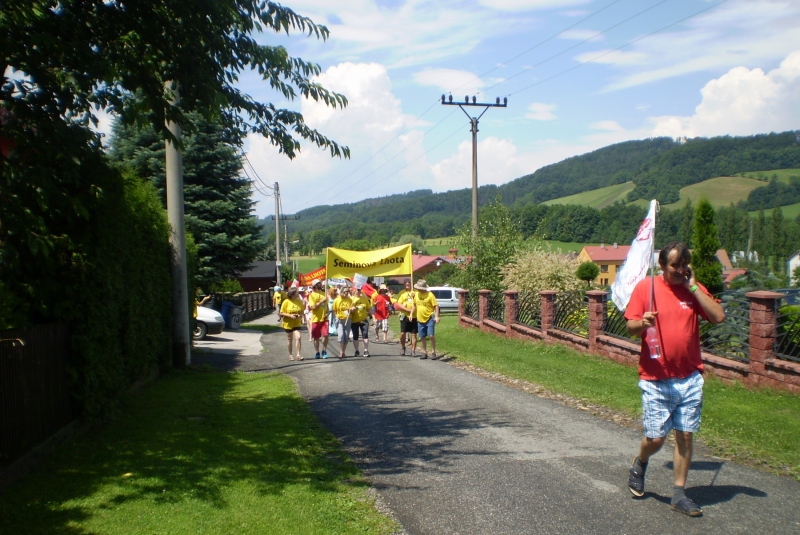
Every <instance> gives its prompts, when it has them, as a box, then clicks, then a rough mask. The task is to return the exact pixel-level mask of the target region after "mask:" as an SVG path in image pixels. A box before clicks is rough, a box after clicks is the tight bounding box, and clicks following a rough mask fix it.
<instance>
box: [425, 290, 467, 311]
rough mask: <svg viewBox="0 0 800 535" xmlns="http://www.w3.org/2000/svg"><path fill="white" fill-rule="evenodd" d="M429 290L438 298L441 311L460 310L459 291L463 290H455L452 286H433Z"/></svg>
mask: <svg viewBox="0 0 800 535" xmlns="http://www.w3.org/2000/svg"><path fill="white" fill-rule="evenodd" d="M428 290H429V291H430V292H432V293H433V296H434V297H436V301H437V302H438V303H439V309H440V310H442V311H445V310H451V311H453V310H458V291H459V290H461V288H454V287H452V286H431V287H430V288H428Z"/></svg>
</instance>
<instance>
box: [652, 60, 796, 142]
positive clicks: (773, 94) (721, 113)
mask: <svg viewBox="0 0 800 535" xmlns="http://www.w3.org/2000/svg"><path fill="white" fill-rule="evenodd" d="M798 82H800V51H795V52H792V53H791V54H789V56H788V57H787V58H786V59H785V60H784V61H783V62H782V63H781V64H780V67H778V68H776V69H773V70H772V71H770V72H769V73H764V71H763V70H761V69H758V68H756V69H752V70H750V69H747V68H746V67H736V68H733V69H731V70H730V71H728V72H727V73H726V74H724V75H723V76H720V77H719V78H717V79H714V80H711V81H710V82H708V83H707V84H706V85H705V87H703V89H702V90H701V92H700V93H701V95H702V101H701V102H700V104H699V105H698V106H697V108H695V113H694V115H691V116H688V117H682V116H662V117H653V118H651V119H650V121H651V122H652V123H653V124H654V126H653V129H652V135H654V136H671V137H678V136H686V137H696V136H718V135H728V134H729V135H753V134H759V133H764V132H771V131H772V132H780V131H786V130H793V129H796V128H798V125H800V84H799V83H798Z"/></svg>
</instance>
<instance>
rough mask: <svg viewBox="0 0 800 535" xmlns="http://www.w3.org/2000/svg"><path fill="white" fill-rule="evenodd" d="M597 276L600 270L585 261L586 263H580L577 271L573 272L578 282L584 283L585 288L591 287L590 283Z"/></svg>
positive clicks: (593, 264) (590, 262)
mask: <svg viewBox="0 0 800 535" xmlns="http://www.w3.org/2000/svg"><path fill="white" fill-rule="evenodd" d="M599 274H600V268H599V267H597V264H595V263H594V262H592V261H591V260H587V261H586V262H584V263H582V264H581V265H580V266H578V270H577V271H576V272H575V275H576V276H577V277H578V278H579V279H580V280H582V281H586V286H587V287H589V286H591V285H592V281H593V280H594V279H596V278H597V276H598V275H599Z"/></svg>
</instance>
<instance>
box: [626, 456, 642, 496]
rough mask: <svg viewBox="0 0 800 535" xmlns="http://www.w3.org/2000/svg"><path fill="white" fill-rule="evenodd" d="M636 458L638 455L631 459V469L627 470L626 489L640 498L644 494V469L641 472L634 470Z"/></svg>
mask: <svg viewBox="0 0 800 535" xmlns="http://www.w3.org/2000/svg"><path fill="white" fill-rule="evenodd" d="M636 459H638V457H637V458H634V459H633V463H632V464H631V469H630V470H629V471H628V490H630V491H631V494H633V495H634V496H636V497H637V498H641V497H642V496H644V470H642V471H641V472H637V471H636V469H635V468H634V466H636Z"/></svg>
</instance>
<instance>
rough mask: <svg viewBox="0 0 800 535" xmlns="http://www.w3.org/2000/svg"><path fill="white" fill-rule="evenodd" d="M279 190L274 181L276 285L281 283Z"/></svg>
mask: <svg viewBox="0 0 800 535" xmlns="http://www.w3.org/2000/svg"><path fill="white" fill-rule="evenodd" d="M280 207H281V190H280V187H279V186H278V183H277V182H275V276H276V277H277V281H278V286H282V284H281V226H280V223H279V221H280V217H281V213H280Z"/></svg>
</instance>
